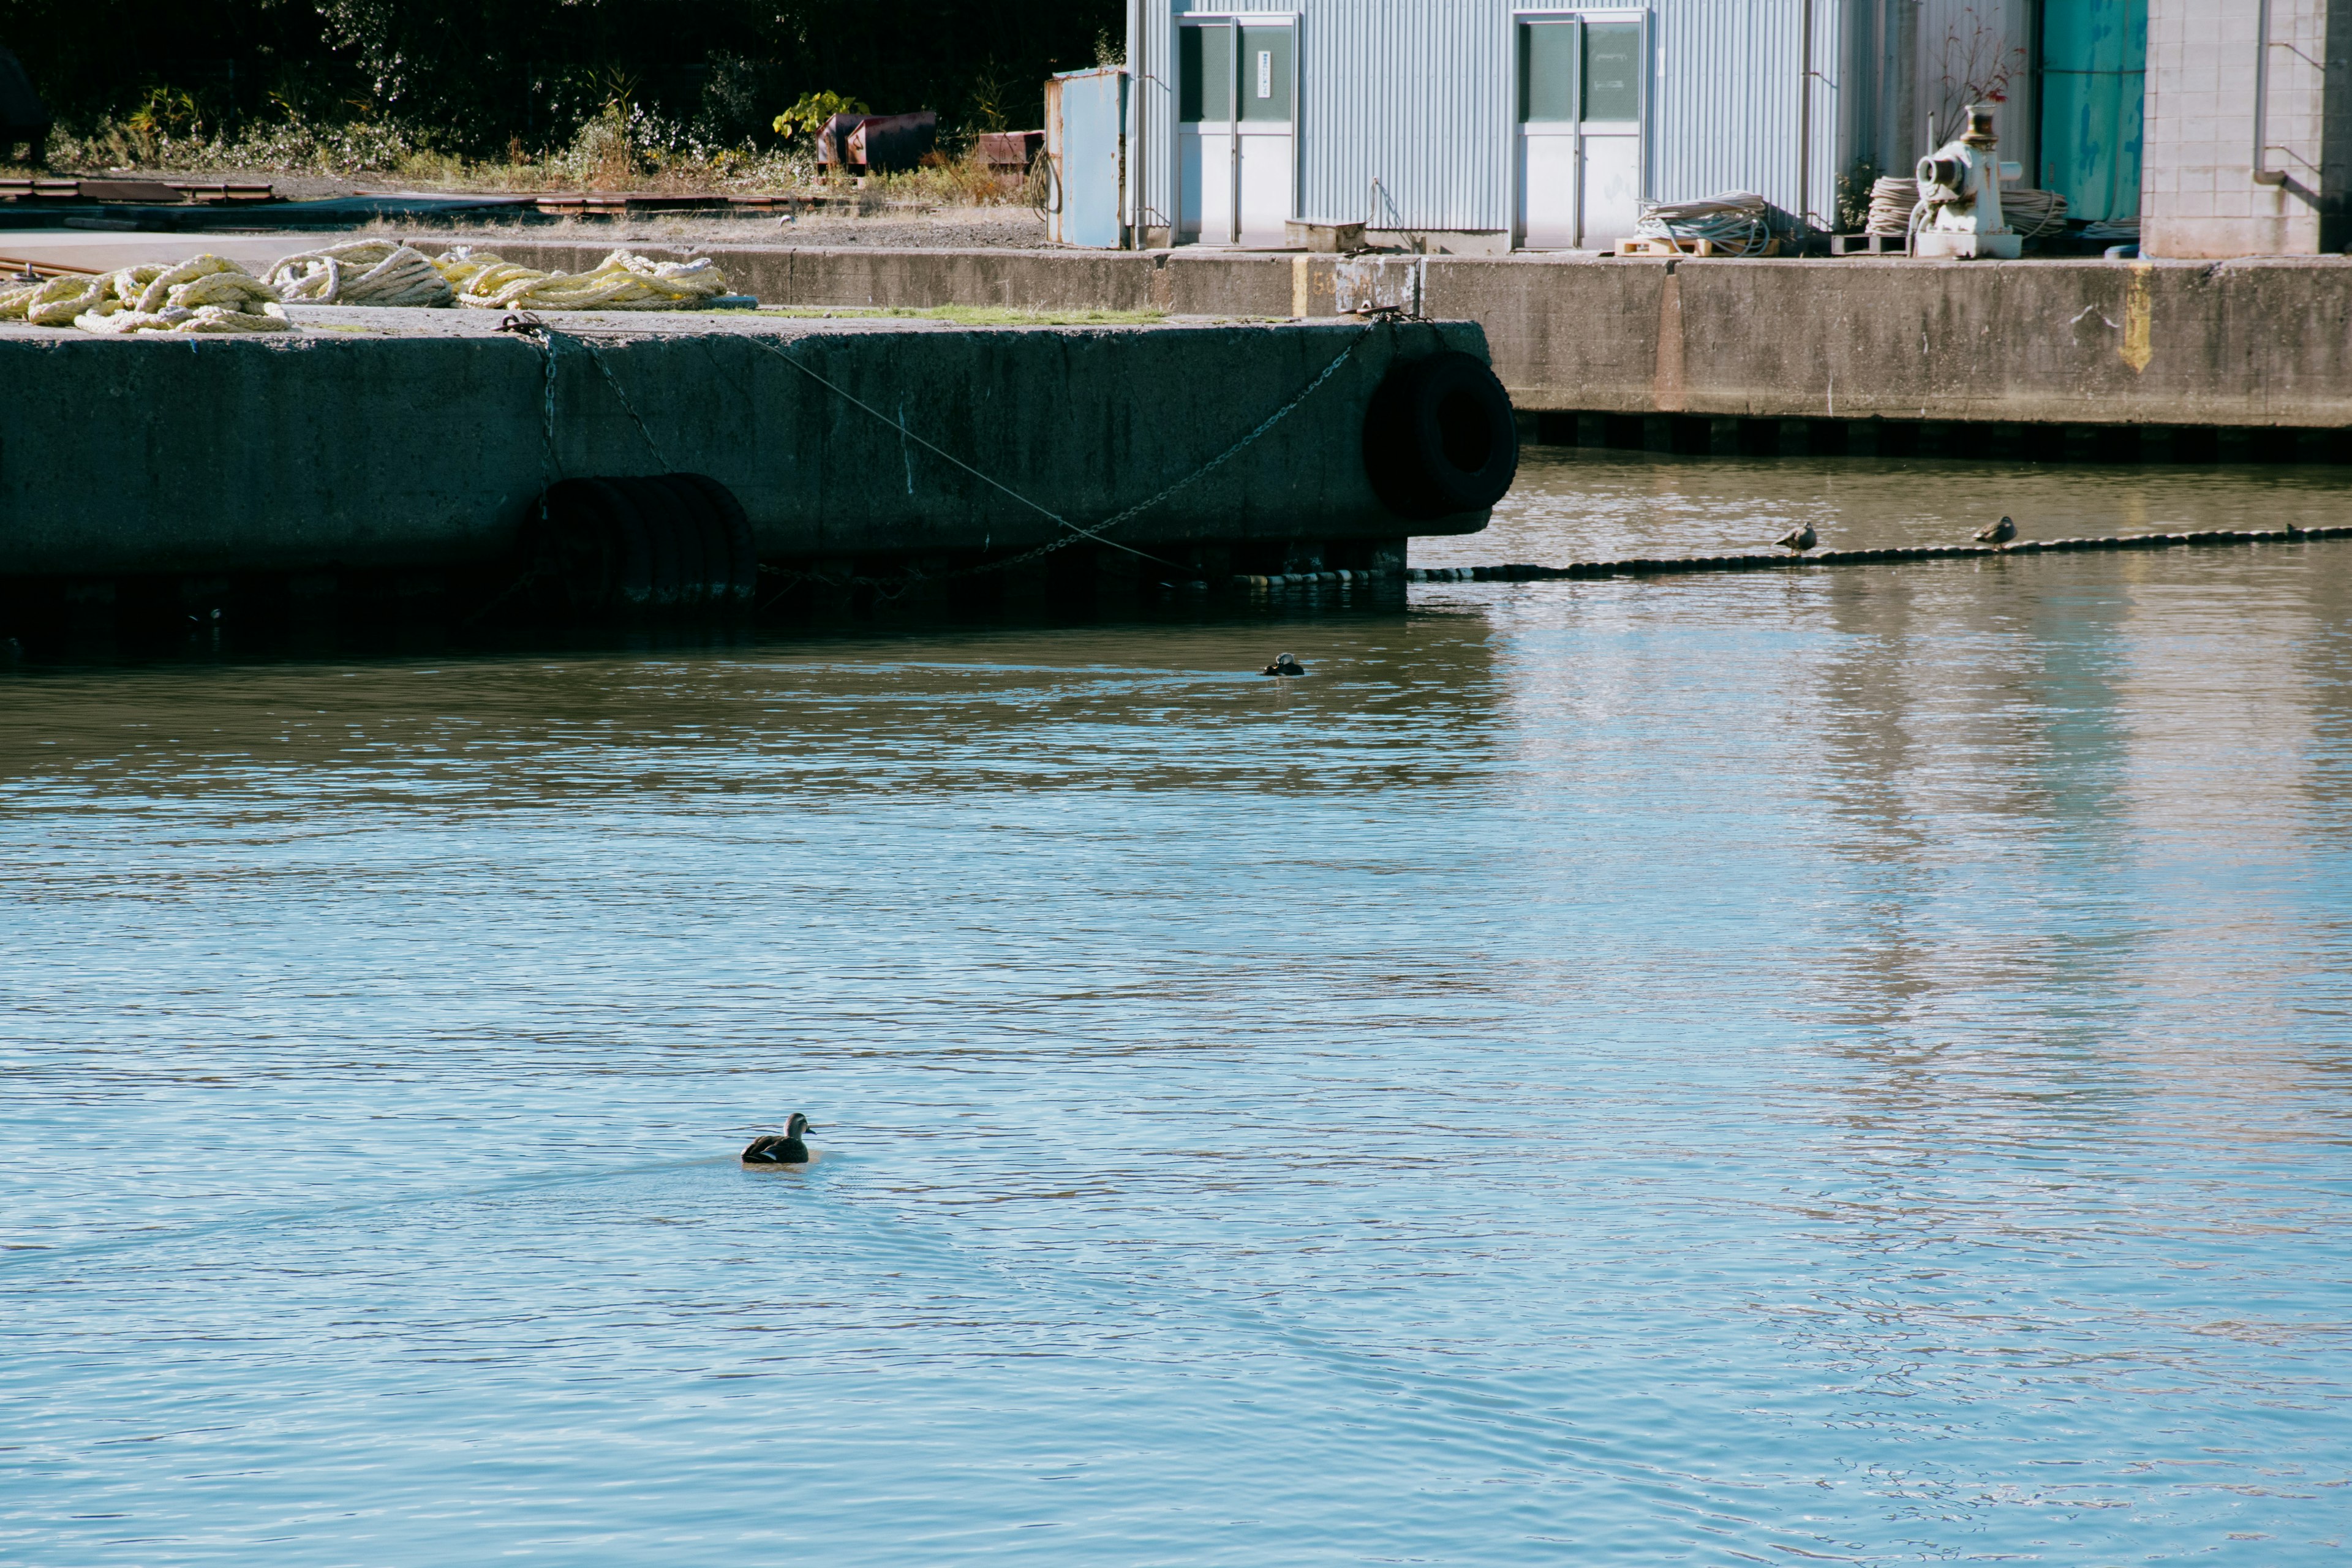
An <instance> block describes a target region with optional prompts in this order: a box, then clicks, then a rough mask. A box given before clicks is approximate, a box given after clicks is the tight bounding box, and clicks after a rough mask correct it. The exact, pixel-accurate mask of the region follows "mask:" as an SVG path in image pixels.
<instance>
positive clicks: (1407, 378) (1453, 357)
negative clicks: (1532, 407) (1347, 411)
mask: <svg viewBox="0 0 2352 1568" xmlns="http://www.w3.org/2000/svg"><path fill="white" fill-rule="evenodd" d="M1518 471H1519V424H1518V416H1517V415H1516V414H1514V413H1513V412H1512V409H1511V397H1510V394H1508V393H1507V392H1505V391H1504V390H1503V384H1502V383H1501V382H1499V381H1497V380H1496V379H1495V373H1494V372H1493V371H1491V370H1489V369H1487V368H1486V363H1485V362H1483V361H1481V360H1480V359H1478V358H1477V357H1476V356H1475V355H1474V354H1466V353H1439V354H1432V355H1430V356H1429V357H1428V358H1426V359H1417V360H1412V361H1408V362H1407V363H1403V364H1400V365H1398V366H1397V367H1396V368H1395V369H1393V370H1391V371H1390V372H1389V374H1388V379H1387V380H1386V381H1383V382H1381V385H1380V390H1379V391H1377V392H1375V393H1373V394H1372V402H1371V407H1370V409H1369V410H1368V411H1367V412H1366V413H1365V416H1364V472H1365V473H1366V474H1367V475H1368V476H1369V477H1370V479H1371V481H1372V490H1373V493H1374V494H1376V495H1378V496H1379V497H1380V498H1381V504H1382V505H1383V506H1385V507H1387V508H1388V509H1389V510H1391V511H1392V512H1395V513H1396V514H1397V515H1398V516H1400V517H1405V518H1412V519H1415V520H1418V521H1428V520H1430V519H1432V518H1439V517H1444V516H1447V515H1449V514H1451V513H1454V512H1464V511H1484V510H1486V508H1488V507H1490V506H1493V505H1494V504H1495V503H1496V501H1498V500H1502V499H1503V496H1504V493H1505V492H1506V491H1507V490H1508V489H1510V488H1511V480H1512V479H1514V478H1515V477H1517V474H1518Z"/></svg>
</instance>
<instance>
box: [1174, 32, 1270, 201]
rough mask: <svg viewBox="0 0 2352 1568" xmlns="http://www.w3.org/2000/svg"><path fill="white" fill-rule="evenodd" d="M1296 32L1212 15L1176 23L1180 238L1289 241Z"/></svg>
mask: <svg viewBox="0 0 2352 1568" xmlns="http://www.w3.org/2000/svg"><path fill="white" fill-rule="evenodd" d="M1296 37H1297V35H1296V31H1295V29H1294V28H1293V27H1292V26H1291V25H1290V23H1289V21H1288V20H1287V19H1282V20H1278V21H1272V22H1260V21H1258V20H1256V19H1255V18H1249V19H1243V18H1237V17H1231V16H1226V17H1213V18H1208V19H1205V20H1202V21H1197V22H1194V21H1187V22H1183V23H1181V25H1180V26H1178V27H1177V29H1176V71H1177V89H1176V101H1177V113H1176V233H1175V236H1174V238H1175V242H1176V243H1177V244H1179V245H1281V244H1283V243H1285V242H1286V238H1287V229H1286V226H1287V224H1288V223H1289V221H1290V216H1291V213H1292V210H1293V206H1294V198H1293V176H1292V171H1293V169H1294V168H1295V167H1296V164H1297V158H1296V155H1295V148H1296V124H1295V119H1296V117H1295V115H1294V112H1293V99H1294V97H1295V96H1296V94H1297V78H1296V72H1295V69H1294V62H1295V59H1296V49H1295V47H1294V44H1295V40H1296Z"/></svg>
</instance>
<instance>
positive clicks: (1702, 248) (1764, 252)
mask: <svg viewBox="0 0 2352 1568" xmlns="http://www.w3.org/2000/svg"><path fill="white" fill-rule="evenodd" d="M1617 254H1618V255H1620V256H1738V255H1739V254H1741V247H1738V246H1725V245H1717V243H1716V242H1715V241H1714V240H1711V239H1676V238H1666V239H1653V238H1650V237H1647V236H1643V237H1640V238H1637V239H1621V240H1619V241H1618V242H1617ZM1778 255H1780V237H1778V236H1777V235H1776V236H1774V237H1772V238H1770V239H1768V240H1766V241H1765V242H1764V248H1763V249H1761V250H1759V251H1755V252H1753V253H1752V255H1751V259H1752V258H1754V257H1762V256H1778Z"/></svg>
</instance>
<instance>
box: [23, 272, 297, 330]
mask: <svg viewBox="0 0 2352 1568" xmlns="http://www.w3.org/2000/svg"><path fill="white" fill-rule="evenodd" d="M16 317H22V318H23V319H24V320H26V321H29V322H31V323H32V324H33V325H35V326H37V327H66V326H73V327H79V328H80V329H81V330H82V331H86V332H106V333H121V332H177V333H194V332H286V331H293V323H292V322H290V321H288V320H287V319H286V307H285V306H284V305H282V304H280V303H279V302H278V296H277V294H276V293H274V292H272V291H271V289H269V288H268V285H266V284H264V283H263V282H262V281H261V279H258V278H256V277H255V276H254V275H253V274H252V273H250V272H247V270H246V269H245V268H242V267H239V266H238V265H237V264H236V262H234V261H231V260H229V259H227V258H226V257H220V256H196V257H191V258H188V259H187V260H185V261H182V262H177V263H164V262H155V261H151V262H147V263H145V264H143V265H142V266H138V267H125V268H121V270H119V271H115V272H109V273H104V274H101V275H100V276H99V277H96V278H52V279H49V280H48V281H47V282H45V283H37V284H21V285H18V286H16V287H15V288H0V319H8V318H16Z"/></svg>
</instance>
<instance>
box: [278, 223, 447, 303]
mask: <svg viewBox="0 0 2352 1568" xmlns="http://www.w3.org/2000/svg"><path fill="white" fill-rule="evenodd" d="M261 280H262V281H263V282H264V283H267V284H268V285H269V286H270V287H271V288H272V289H277V290H278V298H279V299H281V300H285V301H286V302H287V303H288V304H289V305H292V304H302V305H394V306H407V307H425V308H428V309H429V308H431V307H433V306H436V305H446V304H448V303H449V302H450V301H451V300H453V299H455V298H456V297H457V291H456V290H455V289H451V288H450V286H449V279H446V278H445V277H443V276H442V274H441V268H438V267H436V265H434V262H433V259H432V258H430V257H428V256H426V255H425V253H424V252H423V251H421V250H419V249H417V248H416V247H415V246H413V245H403V244H401V243H400V242H399V241H397V240H391V239H354V240H352V241H350V242H349V243H347V244H343V245H331V246H328V247H326V248H325V249H323V250H305V251H302V252H300V253H299V254H297V255H293V256H287V257H281V258H278V261H277V262H276V263H275V264H274V265H273V266H272V267H271V268H269V270H268V271H267V272H265V273H263V274H262V275H261Z"/></svg>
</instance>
